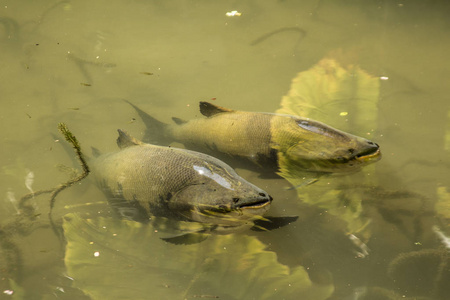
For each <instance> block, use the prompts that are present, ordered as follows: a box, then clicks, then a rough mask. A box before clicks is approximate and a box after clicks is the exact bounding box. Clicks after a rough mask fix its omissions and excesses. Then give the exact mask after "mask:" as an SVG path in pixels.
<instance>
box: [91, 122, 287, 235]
mask: <svg viewBox="0 0 450 300" xmlns="http://www.w3.org/2000/svg"><path fill="white" fill-rule="evenodd" d="M118 132H119V137H118V139H117V144H118V146H119V148H120V150H119V151H116V152H111V153H106V154H101V155H99V156H98V157H96V158H95V159H93V162H92V164H91V171H92V174H93V175H94V178H95V180H96V181H97V183H98V185H99V187H100V188H101V189H102V190H103V192H104V193H105V194H106V195H107V198H108V202H109V203H110V205H111V207H112V208H113V211H114V212H115V213H116V214H117V215H118V216H119V217H121V218H124V219H128V220H133V221H138V222H142V223H148V222H150V221H152V222H153V223H154V224H155V223H158V222H159V223H161V222H160V220H161V219H168V220H173V221H179V222H181V223H180V224H182V223H186V222H194V224H193V225H192V226H191V228H194V229H192V230H191V229H187V230H181V231H180V232H181V234H180V235H182V236H187V235H189V234H191V233H199V234H209V233H211V232H212V231H214V232H216V233H220V232H223V234H226V233H228V232H231V231H232V230H239V229H242V228H251V227H253V226H255V224H256V226H258V225H257V224H258V223H261V222H263V223H264V222H265V223H267V221H268V222H269V223H270V222H271V221H270V220H269V219H266V218H264V217H263V215H264V214H265V213H266V212H267V211H268V210H269V208H270V206H271V203H272V200H273V198H272V197H271V196H270V195H269V194H268V193H267V192H265V191H264V190H262V189H260V188H259V187H257V186H255V185H253V184H252V183H250V182H248V181H246V180H245V179H243V178H242V177H240V176H239V175H238V174H237V173H236V172H235V171H234V169H232V168H231V167H230V166H229V165H227V164H225V163H224V162H222V161H220V160H218V159H216V158H214V157H212V156H209V155H206V154H203V153H199V152H195V151H191V150H186V149H179V148H174V147H166V146H158V145H152V144H147V143H143V142H142V141H140V140H137V139H135V138H133V137H132V136H130V135H129V134H128V133H126V132H125V131H123V130H120V129H119V130H118ZM275 219H276V218H275ZM295 219H296V218H295V217H294V218H288V219H287V220H288V222H293V221H295ZM164 223H165V222H164ZM199 224H200V226H199ZM274 224H275V225H276V227H277V228H278V227H280V226H283V225H278V222H274ZM164 226H165V227H167V226H166V225H164ZM170 238H173V239H174V240H176V239H178V238H179V236H176V235H174V236H172V237H169V238H167V239H169V240H170ZM177 243H178V241H177ZM180 243H182V242H180Z"/></svg>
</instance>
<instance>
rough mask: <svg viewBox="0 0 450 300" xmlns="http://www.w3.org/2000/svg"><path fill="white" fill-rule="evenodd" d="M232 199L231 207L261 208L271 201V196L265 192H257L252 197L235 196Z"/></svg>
mask: <svg viewBox="0 0 450 300" xmlns="http://www.w3.org/2000/svg"><path fill="white" fill-rule="evenodd" d="M232 200H233V207H234V208H238V209H242V208H262V207H265V206H267V205H270V203H272V200H273V198H272V196H270V195H269V194H268V193H266V192H259V193H258V194H257V195H256V196H255V197H252V198H239V197H235V198H233V199H232Z"/></svg>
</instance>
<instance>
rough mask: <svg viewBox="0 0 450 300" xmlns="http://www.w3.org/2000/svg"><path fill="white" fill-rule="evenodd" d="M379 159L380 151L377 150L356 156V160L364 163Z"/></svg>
mask: <svg viewBox="0 0 450 300" xmlns="http://www.w3.org/2000/svg"><path fill="white" fill-rule="evenodd" d="M380 159H381V150H380V148H377V149H376V150H375V151H371V152H369V153H360V154H358V155H357V156H356V160H357V161H359V162H361V163H365V162H369V161H377V160H380Z"/></svg>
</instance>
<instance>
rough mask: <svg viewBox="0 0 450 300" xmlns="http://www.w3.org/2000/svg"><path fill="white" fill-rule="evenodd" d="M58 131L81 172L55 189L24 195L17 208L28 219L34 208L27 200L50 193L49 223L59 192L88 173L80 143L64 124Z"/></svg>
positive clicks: (60, 125)
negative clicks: (70, 149)
mask: <svg viewBox="0 0 450 300" xmlns="http://www.w3.org/2000/svg"><path fill="white" fill-rule="evenodd" d="M58 130H59V132H61V134H62V135H64V138H65V139H66V141H67V142H69V143H70V144H71V145H72V147H73V149H74V150H75V153H76V155H77V158H78V160H79V162H80V165H81V167H82V169H83V172H82V173H81V174H80V175H79V176H77V177H76V178H73V179H70V180H69V181H66V182H64V183H61V184H60V185H58V186H57V187H55V188H51V189H47V190H39V191H36V192H34V193H29V194H26V195H25V196H23V197H22V198H21V199H20V203H19V207H20V210H21V211H22V212H24V213H25V214H26V215H27V216H28V217H29V218H33V217H34V215H33V212H34V208H32V207H31V206H29V205H27V203H26V202H27V200H29V199H31V198H34V197H35V196H39V195H42V194H47V193H51V197H50V211H49V217H50V221H51V214H52V210H53V207H54V205H55V200H56V196H57V195H58V194H59V193H60V192H62V191H63V190H65V189H66V188H68V187H70V186H72V185H73V184H74V183H77V182H80V181H81V180H83V179H84V178H85V177H86V176H87V175H88V174H89V172H90V170H89V166H88V165H87V163H86V160H85V159H84V155H83V153H82V152H81V146H80V143H79V142H78V140H77V138H76V137H75V136H74V135H73V134H72V132H70V130H69V129H68V128H67V125H66V124H64V123H59V124H58Z"/></svg>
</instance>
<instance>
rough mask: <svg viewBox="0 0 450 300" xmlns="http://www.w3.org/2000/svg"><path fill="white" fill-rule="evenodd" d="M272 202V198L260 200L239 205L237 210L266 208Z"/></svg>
mask: <svg viewBox="0 0 450 300" xmlns="http://www.w3.org/2000/svg"><path fill="white" fill-rule="evenodd" d="M271 202H272V197H270V198H266V199H259V200H257V201H254V202H251V203H242V204H239V205H236V206H235V207H234V208H235V209H260V208H264V207H266V206H268V205H270V203H271Z"/></svg>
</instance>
